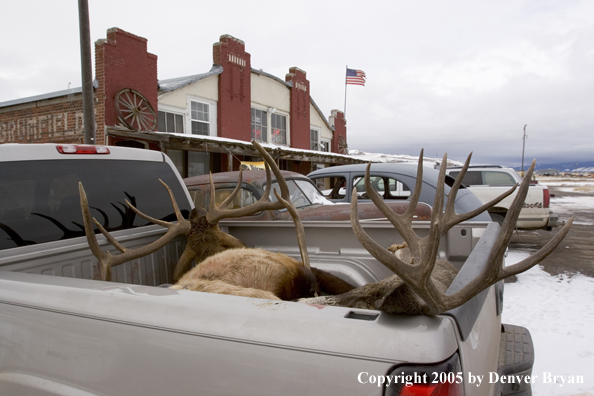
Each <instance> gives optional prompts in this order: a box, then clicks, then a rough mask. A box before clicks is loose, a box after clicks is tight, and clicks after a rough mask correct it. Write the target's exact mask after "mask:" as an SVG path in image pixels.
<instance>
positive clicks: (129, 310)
mask: <svg viewBox="0 0 594 396" xmlns="http://www.w3.org/2000/svg"><path fill="white" fill-rule="evenodd" d="M221 225H222V228H223V230H225V231H227V232H229V233H231V234H232V235H234V236H236V237H238V238H240V239H241V240H243V241H244V242H245V243H246V244H248V245H249V246H253V247H262V248H266V249H269V250H274V251H280V252H283V253H286V254H289V255H292V256H295V257H299V251H298V249H297V248H296V240H295V234H294V227H293V224H292V222H256V223H248V224H246V222H225V223H224V224H223V223H221ZM487 225H488V223H478V222H469V223H463V224H460V225H458V226H456V227H454V228H453V229H452V230H451V231H450V232H449V233H448V235H447V237H444V238H442V245H441V246H440V256H441V257H442V258H449V259H450V260H451V261H452V262H453V263H454V264H455V265H456V266H458V267H462V264H463V263H464V262H465V261H466V259H467V258H468V256H469V255H470V253H471V251H472V249H473V248H474V247H475V246H478V247H479V250H480V248H481V245H482V246H486V247H489V246H491V245H490V242H489V240H488V239H489V238H491V237H490V236H489V233H490V232H489V231H486V229H487ZM492 226H494V227H497V225H496V224H494V223H492V224H491V225H490V226H489V228H491V227H492ZM304 227H305V234H306V236H307V245H308V251H309V254H310V260H311V263H312V265H313V266H316V267H319V268H322V269H326V270H328V271H331V272H333V273H335V274H337V275H338V276H341V277H343V278H344V279H346V280H348V281H350V282H351V283H353V284H356V285H362V284H365V283H367V282H372V281H376V280H379V279H382V278H384V277H386V276H389V275H391V273H390V272H389V271H388V270H387V269H386V268H385V267H384V266H383V265H381V264H380V263H378V262H377V261H376V260H375V259H374V258H373V257H372V256H371V255H370V254H369V253H368V252H367V251H366V250H364V249H363V247H361V245H360V244H359V243H358V241H357V240H356V238H355V236H354V235H353V232H352V229H351V227H350V224H348V223H344V222H337V223H328V222H324V223H316V222H305V224H304ZM364 227H365V229H366V231H367V232H368V233H370V235H371V236H372V237H373V238H374V239H375V240H377V241H378V242H379V243H381V244H382V245H384V246H389V245H391V244H392V243H397V242H401V238H400V236H399V235H398V234H397V233H396V231H394V229H393V227H392V226H391V225H390V224H389V223H386V222H384V221H370V222H365V223H364ZM414 227H415V230H416V231H417V232H418V233H419V234H420V235H423V234H426V233H427V232H428V225H427V224H425V223H423V222H420V223H416V224H415V225H414ZM162 233H163V229H162V228H160V227H158V226H147V227H140V228H134V229H132V230H126V231H119V232H114V233H113V235H114V236H115V237H116V238H117V239H118V240H119V241H121V242H122V243H123V244H124V245H125V246H126V247H134V246H141V245H146V244H147V243H149V242H150V241H152V240H153V239H154V238H156V237H158V236H159V235H161V234H162ZM483 235H485V238H486V239H485V238H483V240H481V241H479V239H480V238H481V237H482V236H483ZM98 240H99V243H100V244H102V245H106V241H105V239H104V238H103V237H102V236H98ZM344 246H348V248H344ZM183 247H184V240H183V239H177V240H174V241H173V242H172V243H170V244H169V245H168V246H166V247H165V248H163V249H161V250H160V251H157V252H155V253H154V254H152V255H150V256H147V257H144V258H141V259H138V260H134V261H133V262H131V263H126V264H124V265H122V266H120V267H118V268H115V269H114V271H113V278H114V280H115V282H103V281H98V280H93V278H96V277H97V274H98V269H97V268H96V259H95V258H94V257H93V256H92V255H91V253H90V251H89V249H88V246H87V244H86V239H85V238H75V239H70V240H68V241H58V242H53V243H48V244H43V245H33V246H27V247H21V248H15V249H10V252H9V253H10V254H7V251H2V252H0V270H2V271H0V307H1V309H0V316H1V318H0V328H1V331H0V369H1V370H0V373H1V374H0V390H2V391H4V392H7V391H10V392H9V393H8V394H13V393H11V392H14V394H17V393H19V392H24V391H30V390H31V389H36V387H41V388H43V387H45V389H57V391H56V392H55V393H54V394H77V395H91V394H134V395H136V394H138V395H141V394H168V393H178V394H187V393H191V392H193V393H196V390H198V389H199V390H200V391H199V392H198V393H200V394H221V395H222V394H230V393H239V394H248V395H249V394H254V395H256V394H257V395H263V394H281V393H282V394H311V393H314V392H315V393H317V394H341V395H351V394H352V395H361V394H377V395H379V394H382V391H383V388H382V387H374V386H370V385H369V384H361V383H360V382H359V381H357V376H358V375H359V374H360V373H362V372H367V373H369V375H385V374H386V373H388V372H389V371H390V369H391V368H393V367H394V366H395V365H398V364H402V363H410V362H414V363H416V364H432V363H437V362H442V361H444V360H446V359H448V358H449V357H450V356H452V355H453V354H454V353H456V351H458V353H459V354H460V355H461V356H462V357H463V358H462V359H461V360H462V362H464V363H463V364H472V372H473V374H475V373H476V374H479V373H483V374H488V372H489V371H493V370H495V369H496V367H497V361H496V359H497V357H498V348H499V344H498V341H499V325H498V324H494V323H493V318H497V319H500V316H499V315H498V314H497V312H496V300H497V296H496V291H495V290H494V289H495V288H490V289H489V290H488V291H486V292H485V293H483V294H482V296H481V295H479V296H476V297H475V299H476V300H475V299H473V300H475V301H474V302H473V304H474V306H475V307H474V308H473V306H472V304H470V305H468V308H465V306H463V307H460V308H459V309H460V310H461V311H462V313H458V316H456V314H449V313H448V314H445V315H440V316H437V317H427V316H409V315H391V314H386V313H383V312H379V311H370V310H358V309H350V308H341V307H328V306H316V305H310V304H302V303H295V302H285V301H270V300H262V299H252V298H246V297H237V296H227V295H218V294H208V293H200V292H192V291H186V290H172V289H167V288H161V287H155V286H158V285H161V284H163V283H169V282H171V280H172V277H171V274H172V269H173V267H174V265H175V263H176V260H177V257H178V256H179V255H180V254H181V252H182V251H183ZM473 254H475V255H476V251H475V253H473ZM481 257H482V256H481V255H480V254H479V257H477V258H475V260H477V263H475V264H480V263H479V262H480V261H481ZM468 267H470V265H469V266H468ZM463 272H464V270H463V271H462V272H461V274H463ZM47 275H58V276H47ZM462 278H463V277H462ZM462 278H461V279H460V280H458V283H460V282H464V280H463V279H462ZM477 305H478V308H476V306H477ZM483 305H485V306H487V308H486V309H483ZM481 318H482V320H481ZM464 323H466V327H467V328H466V330H464V326H465V324H464ZM475 323H476V325H475ZM479 335H480V340H481V341H482V342H481V343H478V337H479ZM489 339H494V340H497V343H496V344H492V343H491V344H490V343H488V342H484V341H486V340H489ZM476 348H479V349H480V351H477V350H476ZM477 352H481V353H477ZM467 356H468V357H467ZM472 356H474V357H475V358H476V357H477V356H479V357H481V356H493V357H494V359H495V361H493V362H491V361H489V359H479V361H471V357H472ZM206 362H207V364H206ZM463 369H465V370H468V369H469V368H467V367H466V368H464V367H463ZM221 373H229V374H228V375H226V376H221ZM262 373H266V375H265V376H263V375H262ZM222 377H223V378H224V382H221V378H222ZM264 377H265V378H266V382H265V383H262V382H261V380H258V381H254V379H262V378H264ZM130 378H135V380H134V381H130ZM138 378H142V379H143V381H142V383H139V380H138ZM213 378H217V380H216V381H213V380H212V379H213ZM345 378H350V379H352V381H351V380H349V381H345ZM39 384H42V385H39ZM172 384H173V385H172ZM172 386H173V388H172ZM65 390H67V391H68V392H70V393H66V391H65ZM491 391H492V389H491V386H484V387H482V388H481V389H480V390H478V392H479V393H476V392H477V390H473V393H472V394H490V392H491ZM77 392H78V393H77ZM81 392H82V393H81ZM84 392H86V393H84ZM179 392H181V393H179ZM40 394H46V393H40ZM467 394H468V393H467Z"/></svg>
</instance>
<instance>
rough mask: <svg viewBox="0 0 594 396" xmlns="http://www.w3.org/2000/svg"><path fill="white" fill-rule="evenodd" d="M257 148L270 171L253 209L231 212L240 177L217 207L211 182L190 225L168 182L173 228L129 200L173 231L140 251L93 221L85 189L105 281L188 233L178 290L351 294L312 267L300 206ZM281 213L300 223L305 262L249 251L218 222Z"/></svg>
mask: <svg viewBox="0 0 594 396" xmlns="http://www.w3.org/2000/svg"><path fill="white" fill-rule="evenodd" d="M254 146H255V147H256V149H257V150H258V151H259V152H260V154H261V155H262V157H263V158H264V160H265V162H266V163H267V164H268V165H269V166H267V168H266V178H267V184H266V190H265V192H264V194H263V196H262V198H261V199H260V200H258V202H256V203H254V204H252V205H249V206H246V207H243V208H238V209H227V207H228V206H229V204H230V203H231V202H232V201H233V199H234V198H235V196H236V195H237V193H238V192H239V190H240V187H241V172H240V176H239V181H238V183H237V187H236V188H235V190H234V191H233V193H232V194H231V195H230V196H229V197H228V198H227V199H226V200H225V201H224V202H223V203H221V205H219V206H216V204H215V199H214V196H215V189H214V184H213V182H212V178H211V200H210V203H209V209H208V211H206V210H204V209H202V208H196V209H194V210H192V212H191V214H190V220H189V221H188V220H185V219H184V218H183V216H182V215H181V213H180V211H179V208H178V205H177V203H176V201H175V198H174V196H173V193H172V192H171V190H170V189H169V187H168V186H167V185H166V184H165V183H163V185H164V187H165V188H166V189H167V191H168V192H169V195H170V198H171V201H172V204H173V208H174V211H175V213H176V217H177V220H178V221H177V223H168V222H165V221H161V220H158V219H154V218H152V217H150V216H147V215H146V214H144V213H142V212H140V211H138V210H137V209H136V208H135V207H134V206H133V205H132V204H130V203H129V202H128V201H126V203H127V204H128V206H129V207H130V209H132V210H133V211H134V212H135V213H136V214H137V215H139V216H140V217H142V218H143V219H145V220H147V221H150V222H152V223H154V224H159V225H161V226H163V227H166V228H167V229H168V231H167V232H166V234H165V235H164V236H163V237H161V238H160V239H159V240H157V241H154V242H153V243H151V244H149V245H147V246H144V247H142V248H139V249H134V250H129V249H126V248H125V247H124V246H122V245H121V244H119V243H118V242H117V241H116V240H115V239H114V238H113V237H112V236H111V235H110V234H109V233H108V232H107V231H106V230H105V229H104V227H102V226H101V224H99V222H98V221H97V220H95V219H93V218H92V217H91V214H90V211H89V208H88V202H87V198H86V194H85V192H84V188H83V187H82V185H80V186H79V189H80V196H81V207H82V211H83V219H84V225H85V232H86V235H87V239H88V242H89V246H90V247H91V250H92V252H93V254H94V255H95V256H96V257H97V258H98V259H99V263H100V267H101V278H102V279H103V280H110V279H111V268H112V267H113V266H116V265H119V264H122V263H125V262H127V261H129V260H132V259H134V258H138V257H143V256H145V255H148V254H150V253H152V252H154V251H156V250H158V249H159V248H161V247H162V246H164V245H166V244H167V243H168V242H169V241H171V240H172V239H173V238H174V237H176V236H178V235H184V234H185V235H187V238H188V243H187V245H186V248H185V250H184V252H183V254H182V255H181V257H180V260H179V261H178V263H177V265H176V267H175V269H174V279H175V280H176V281H177V283H176V285H174V286H173V287H174V288H178V289H188V290H195V291H208V292H216V293H223V294H235V295H243V296H251V297H255V296H259V297H265V298H277V299H283V300H294V299H298V298H302V297H309V296H314V295H317V292H318V290H320V289H321V290H323V291H324V292H326V293H331V294H335V293H343V292H346V291H349V290H352V289H353V286H351V285H349V284H348V283H347V282H345V281H343V280H341V279H340V278H338V277H335V276H334V275H332V274H329V273H326V272H324V271H321V270H318V269H313V268H311V267H310V265H309V257H308V255H307V249H306V247H305V233H304V230H303V225H302V224H301V219H300V218H299V215H298V213H297V210H296V208H295V206H294V205H293V203H292V202H291V201H290V193H289V189H288V187H287V184H286V182H285V180H284V178H283V177H282V175H281V172H280V170H279V168H278V166H277V165H276V163H275V162H274V160H273V159H272V157H271V156H270V155H269V154H268V153H267V152H266V150H264V149H263V148H262V147H261V146H260V145H259V144H258V143H256V142H254ZM270 169H272V171H273V172H274V174H275V176H276V179H277V182H278V185H279V188H280V191H281V193H280V195H279V194H278V193H277V191H276V190H275V191H274V194H275V196H276V199H277V200H276V201H274V202H272V201H271V200H270V198H269V197H270V190H271V175H270ZM281 208H287V209H288V211H289V213H290V214H291V216H292V218H293V221H294V223H295V228H296V230H297V239H298V244H299V247H300V251H301V259H302V261H301V262H300V261H298V260H295V259H293V258H291V257H289V256H287V255H284V254H280V253H272V252H267V251H263V250H261V249H250V248H247V247H246V246H245V244H243V242H241V241H240V240H238V239H237V238H234V237H233V236H231V235H228V234H226V233H224V232H223V231H221V230H220V228H219V227H218V223H219V221H220V220H222V219H224V218H229V217H241V216H247V215H250V214H253V213H257V212H260V211H262V210H270V209H281ZM93 222H94V223H95V225H96V226H97V227H98V229H99V230H100V231H101V232H102V233H103V234H104V235H105V237H106V238H107V240H108V241H109V242H110V243H111V244H112V245H113V246H114V247H116V249H118V250H119V251H120V252H121V253H120V254H118V255H111V254H110V253H109V252H104V251H102V250H101V249H100V247H99V245H98V243H97V240H96V238H95V234H94V232H93V228H92V224H93ZM193 260H196V262H197V263H198V264H197V265H196V267H195V268H193V269H192V270H190V271H189V272H187V271H188V269H189V268H190V265H191V263H192V261H193ZM184 273H185V275H184Z"/></svg>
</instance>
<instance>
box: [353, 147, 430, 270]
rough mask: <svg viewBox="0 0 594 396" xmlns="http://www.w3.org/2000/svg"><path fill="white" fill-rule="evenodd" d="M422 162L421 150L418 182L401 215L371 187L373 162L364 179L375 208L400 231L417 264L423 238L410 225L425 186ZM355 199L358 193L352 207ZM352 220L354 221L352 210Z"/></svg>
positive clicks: (369, 165) (354, 195)
mask: <svg viewBox="0 0 594 396" xmlns="http://www.w3.org/2000/svg"><path fill="white" fill-rule="evenodd" d="M422 160H423V150H421V153H420V155H419V166H418V167H417V181H416V183H415V188H414V190H413V192H412V195H411V198H410V202H409V205H408V208H407V209H406V211H405V212H404V213H403V214H401V215H399V214H396V213H394V211H393V210H392V209H391V208H390V207H389V206H388V205H387V204H386V202H385V201H384V199H383V198H382V197H381V196H380V195H379V194H378V193H377V191H375V189H373V186H371V176H370V175H371V162H369V164H367V168H366V170H365V179H364V181H365V190H366V192H367V195H368V196H369V198H370V199H371V201H372V202H373V203H374V204H375V206H376V207H377V208H378V209H379V211H380V212H381V213H382V214H383V215H384V216H386V218H387V219H388V220H389V221H390V223H392V225H393V226H394V228H396V231H398V232H399V233H400V235H402V237H403V239H404V240H405V241H406V243H407V244H408V246H409V248H410V250H411V252H412V253H413V255H414V256H415V259H416V260H417V262H418V260H419V258H420V256H418V254H417V253H418V252H420V251H421V238H420V237H419V236H418V235H417V234H415V233H414V231H413V230H412V228H410V226H409V224H410V222H411V221H412V220H413V217H414V212H415V209H416V206H417V204H418V202H419V197H420V195H421V188H422V186H423V163H422ZM355 197H356V191H355V192H353V198H352V199H351V205H352V203H355V204H356V199H355ZM351 209H352V206H351ZM355 215H356V217H355V219H356V221H357V223H358V213H355ZM351 219H353V212H352V210H351ZM351 222H352V220H351Z"/></svg>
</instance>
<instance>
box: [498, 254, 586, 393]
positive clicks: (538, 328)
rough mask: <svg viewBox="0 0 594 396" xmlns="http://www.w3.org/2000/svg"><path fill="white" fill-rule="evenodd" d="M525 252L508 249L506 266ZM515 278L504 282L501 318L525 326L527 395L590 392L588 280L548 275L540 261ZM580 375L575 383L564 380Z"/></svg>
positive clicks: (524, 255) (578, 276) (577, 277)
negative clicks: (529, 344) (528, 338)
mask: <svg viewBox="0 0 594 396" xmlns="http://www.w3.org/2000/svg"><path fill="white" fill-rule="evenodd" d="M528 256H529V254H528V253H523V252H510V253H509V255H508V257H507V259H506V265H511V264H513V263H515V262H518V261H520V260H522V259H523V258H526V257H528ZM517 278H518V281H517V282H515V283H506V284H505V294H504V305H503V307H504V308H503V314H502V322H503V323H510V324H515V325H520V326H524V327H526V328H527V329H528V330H530V333H531V335H532V340H533V341H534V348H535V353H536V358H535V363H534V368H533V370H532V374H533V375H537V376H538V377H537V378H536V381H535V382H534V384H532V391H533V395H534V396H545V395H553V396H594V279H593V278H589V277H586V276H583V275H579V274H578V275H574V276H572V277H568V276H565V275H561V276H551V275H549V274H548V273H546V272H545V271H543V270H542V269H541V268H540V266H536V267H534V268H532V269H530V270H529V271H526V272H524V273H522V274H519V275H518V276H517ZM554 376H557V378H556V381H554V379H555V377H554ZM561 376H563V378H564V379H565V383H563V382H561ZM580 376H581V377H580ZM580 378H583V383H581V384H579V383H575V384H570V383H568V381H569V380H571V379H573V380H574V381H579V380H580Z"/></svg>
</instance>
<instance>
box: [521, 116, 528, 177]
mask: <svg viewBox="0 0 594 396" xmlns="http://www.w3.org/2000/svg"><path fill="white" fill-rule="evenodd" d="M527 126H528V124H526V125H524V137H523V138H522V172H521V175H522V177H524V148H525V147H526V138H527V136H526V127H527Z"/></svg>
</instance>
